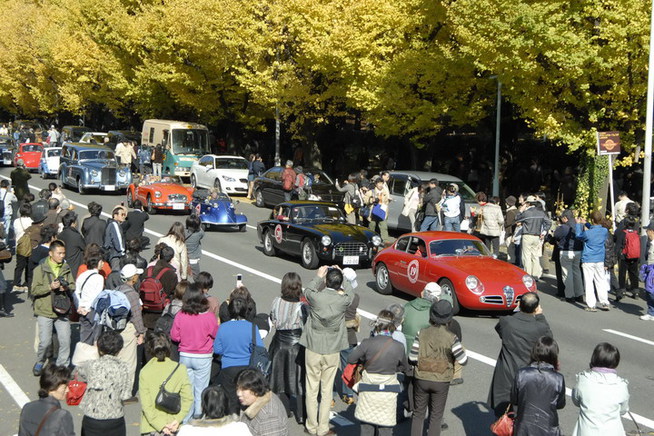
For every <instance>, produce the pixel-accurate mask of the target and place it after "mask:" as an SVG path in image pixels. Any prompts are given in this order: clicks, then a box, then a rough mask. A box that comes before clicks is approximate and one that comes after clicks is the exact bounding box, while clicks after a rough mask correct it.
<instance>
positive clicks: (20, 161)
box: [16, 159, 25, 167]
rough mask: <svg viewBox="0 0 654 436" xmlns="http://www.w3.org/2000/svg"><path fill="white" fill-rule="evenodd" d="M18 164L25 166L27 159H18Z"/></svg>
mask: <svg viewBox="0 0 654 436" xmlns="http://www.w3.org/2000/svg"><path fill="white" fill-rule="evenodd" d="M16 165H18V166H19V167H24V166H25V161H24V160H23V159H18V160H17V161H16Z"/></svg>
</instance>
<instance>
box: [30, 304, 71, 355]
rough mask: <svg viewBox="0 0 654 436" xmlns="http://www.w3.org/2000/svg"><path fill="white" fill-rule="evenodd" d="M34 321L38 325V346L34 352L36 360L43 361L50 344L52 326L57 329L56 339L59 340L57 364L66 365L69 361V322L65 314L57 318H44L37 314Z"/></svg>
mask: <svg viewBox="0 0 654 436" xmlns="http://www.w3.org/2000/svg"><path fill="white" fill-rule="evenodd" d="M36 322H37V323H38V325H39V347H38V351H37V353H36V360H37V361H38V362H45V353H46V351H47V349H48V347H49V346H50V345H52V328H53V327H54V328H55V329H56V330H57V339H58V340H59V355H58V356H57V365H59V366H62V365H63V366H68V364H69V363H70V322H69V321H68V318H67V317H65V316H60V317H59V318H46V317H45V316H37V317H36Z"/></svg>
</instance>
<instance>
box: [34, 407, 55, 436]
mask: <svg viewBox="0 0 654 436" xmlns="http://www.w3.org/2000/svg"><path fill="white" fill-rule="evenodd" d="M57 409H59V406H52V407H51V408H50V410H48V412H47V413H46V414H45V415H44V416H43V419H42V420H41V422H40V423H39V428H37V429H36V433H34V436H39V435H40V434H41V430H43V426H44V425H45V423H46V421H47V420H48V418H50V415H52V414H53V413H54V412H55V411H56V410H57Z"/></svg>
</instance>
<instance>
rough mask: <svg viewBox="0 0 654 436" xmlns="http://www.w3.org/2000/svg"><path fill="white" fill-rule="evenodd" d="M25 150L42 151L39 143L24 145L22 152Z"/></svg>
mask: <svg viewBox="0 0 654 436" xmlns="http://www.w3.org/2000/svg"><path fill="white" fill-rule="evenodd" d="M26 151H35V152H42V151H43V147H41V146H40V145H24V146H23V152H26Z"/></svg>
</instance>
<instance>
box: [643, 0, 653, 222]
mask: <svg viewBox="0 0 654 436" xmlns="http://www.w3.org/2000/svg"><path fill="white" fill-rule="evenodd" d="M645 116H646V120H645V160H644V162H643V198H642V199H641V209H640V210H641V215H640V222H641V228H642V229H643V230H642V232H643V233H644V232H645V226H646V225H647V224H649V221H650V220H649V197H650V185H651V180H652V117H653V116H654V0H652V10H651V13H650V23H649V69H648V72H647V111H646V115H645Z"/></svg>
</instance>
